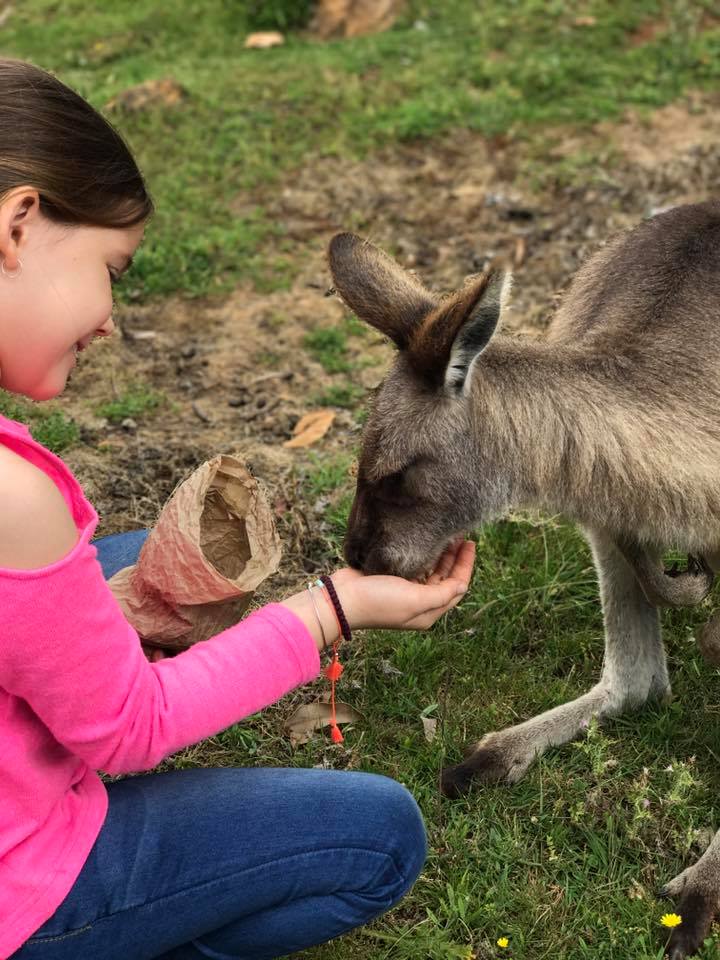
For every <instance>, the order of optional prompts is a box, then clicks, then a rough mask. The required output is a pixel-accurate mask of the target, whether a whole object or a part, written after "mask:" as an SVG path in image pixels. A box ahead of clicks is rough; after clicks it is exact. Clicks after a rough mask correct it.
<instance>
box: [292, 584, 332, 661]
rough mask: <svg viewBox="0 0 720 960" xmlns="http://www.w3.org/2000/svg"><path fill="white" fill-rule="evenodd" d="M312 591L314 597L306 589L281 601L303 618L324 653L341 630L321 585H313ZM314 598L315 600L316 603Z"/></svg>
mask: <svg viewBox="0 0 720 960" xmlns="http://www.w3.org/2000/svg"><path fill="white" fill-rule="evenodd" d="M312 591H313V595H314V596H313V597H311V596H310V592H309V591H308V590H307V589H305V590H301V591H299V592H298V593H294V594H293V595H292V596H290V597H286V598H285V599H284V600H282V601H281V603H282V605H283V606H284V607H287V609H288V610H290V611H291V612H292V613H294V614H295V616H296V617H297V618H298V619H299V620H302V622H303V623H304V624H305V627H306V628H307V631H308V633H309V634H310V636H311V637H312V638H313V640H314V641H315V644H316V646H317V648H318V650H319V651H320V653H322V651H323V650H324V649H325V648H326V647H327V648H329V647H331V646H332V645H333V643H334V642H335V641H336V640H337V639H338V638H339V636H340V631H339V629H338V625H337V620H336V619H335V617H334V615H333V612H332V610H331V608H330V607H329V606H328V604H327V602H326V601H325V600H324V599H323V597H322V596H321V590H320V589H319V587H313V588H312ZM313 599H314V600H315V603H314V604H313ZM323 634H324V637H323Z"/></svg>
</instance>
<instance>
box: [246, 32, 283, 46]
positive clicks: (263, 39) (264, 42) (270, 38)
mask: <svg viewBox="0 0 720 960" xmlns="http://www.w3.org/2000/svg"><path fill="white" fill-rule="evenodd" d="M283 43H285V37H284V36H283V35H282V34H281V33H277V31H275V30H268V31H267V32H265V33H251V34H250V35H249V36H248V37H247V38H246V39H245V47H246V49H248V50H266V49H267V48H268V47H279V46H280V45H281V44H283Z"/></svg>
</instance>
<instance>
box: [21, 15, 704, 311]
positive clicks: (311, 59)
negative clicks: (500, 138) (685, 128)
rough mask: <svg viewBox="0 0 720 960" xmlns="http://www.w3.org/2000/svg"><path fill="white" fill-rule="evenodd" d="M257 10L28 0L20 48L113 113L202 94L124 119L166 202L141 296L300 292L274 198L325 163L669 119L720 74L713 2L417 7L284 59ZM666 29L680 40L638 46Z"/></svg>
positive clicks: (658, 38)
mask: <svg viewBox="0 0 720 960" xmlns="http://www.w3.org/2000/svg"><path fill="white" fill-rule="evenodd" d="M261 7H262V5H260V8H261ZM272 7H273V5H270V8H272ZM278 8H282V9H286V8H287V5H286V4H285V5H283V4H279V5H278ZM258 9H259V8H258V5H257V4H253V5H250V6H248V5H247V4H243V3H231V4H228V3H224V2H222V0H199V2H198V3H196V4H194V5H193V14H192V34H191V35H190V34H189V33H188V19H187V17H188V14H187V5H186V4H184V3H182V2H181V0H170V2H168V3H165V4H163V5H162V9H160V8H159V7H158V5H157V4H156V3H153V2H152V0H136V2H133V3H132V4H99V3H98V4H95V5H94V6H93V9H91V10H89V9H88V4H87V3H83V2H81V0H62V2H59V0H27V2H26V3H24V4H22V5H17V6H16V7H15V8H14V10H13V12H12V15H11V16H10V18H9V19H8V21H7V22H6V23H5V24H4V25H3V50H4V52H5V53H6V54H14V55H18V56H21V57H24V58H28V59H32V60H34V61H35V62H37V63H40V64H41V65H43V66H45V67H47V68H49V69H53V70H55V71H57V72H58V73H59V74H60V76H61V78H62V79H64V80H65V81H66V82H68V83H70V84H71V85H73V86H75V87H76V88H77V89H79V90H80V92H82V93H83V94H85V95H86V96H88V97H89V99H90V100H91V101H92V102H93V103H94V104H95V105H97V106H98V107H102V106H103V105H104V104H106V103H107V102H108V101H109V100H110V99H111V97H113V96H115V95H116V94H117V93H119V92H121V91H123V90H125V89H127V88H128V87H130V86H131V85H134V84H137V83H140V82H142V81H145V80H148V79H155V78H161V77H164V76H167V75H171V76H173V77H175V78H176V79H177V80H178V82H180V83H181V85H182V86H183V88H184V89H185V91H186V98H185V100H184V101H183V102H182V103H181V104H179V105H178V106H177V107H171V108H164V107H157V108H151V109H148V110H146V111H143V112H140V113H115V114H113V117H112V119H113V120H114V121H115V122H116V123H117V125H118V126H119V127H120V128H121V130H122V131H123V132H124V133H125V135H126V136H127V137H128V139H129V140H130V142H131V144H132V145H133V146H134V148H135V149H136V151H137V155H138V157H139V159H140V162H141V165H142V168H143V170H144V171H145V173H146V175H147V178H148V180H149V183H150V185H151V188H152V191H153V193H154V195H155V198H156V201H157V208H158V212H157V215H156V217H155V219H154V221H153V223H152V225H151V226H150V228H149V230H148V234H147V239H146V241H145V243H144V245H143V247H142V249H141V251H140V253H139V255H138V257H137V258H136V260H137V266H136V268H135V269H134V271H133V274H132V275H131V277H129V278H128V279H127V282H126V284H125V287H124V292H121V293H120V296H124V297H125V298H126V299H139V298H145V297H148V296H153V295H165V294H170V293H182V294H185V295H200V294H209V293H212V292H217V291H221V290H223V289H225V288H227V286H228V285H232V284H236V283H238V282H240V281H243V280H250V281H252V282H254V283H255V284H256V285H257V286H258V287H259V288H260V289H262V290H271V289H274V288H277V287H287V285H288V283H289V281H290V278H291V275H292V272H293V263H294V258H293V252H294V253H295V256H297V249H296V247H295V246H294V245H293V244H292V243H290V242H289V240H288V238H286V237H284V235H283V226H282V223H278V222H275V220H274V219H273V218H272V217H271V216H269V215H268V214H267V212H266V210H265V207H264V203H266V202H267V201H266V200H263V198H267V197H268V196H269V195H270V193H269V191H270V189H271V187H272V184H273V183H275V182H276V181H277V180H278V179H279V178H280V177H283V176H285V175H287V173H288V171H290V170H292V169H293V168H294V167H297V166H298V165H300V164H302V163H306V162H309V160H310V158H311V157H318V156H322V155H335V156H338V157H347V158H348V159H350V158H353V157H358V156H364V155H367V154H368V153H369V152H370V151H373V150H375V149H377V148H378V147H380V146H383V145H386V144H390V143H394V142H397V141H399V140H407V139H414V138H418V137H440V136H444V135H445V134H450V133H451V131H452V129H453V128H454V127H457V126H463V127H467V128H470V129H472V130H477V131H479V132H481V133H483V134H486V135H488V136H494V135H497V134H504V133H508V132H509V133H510V134H511V135H523V136H529V135H531V134H532V131H533V130H535V131H542V127H543V125H546V124H561V123H573V124H578V123H579V124H589V123H593V122H595V121H597V120H602V119H607V118H613V117H618V116H620V115H621V113H622V112H623V111H624V110H625V109H626V108H627V107H630V106H633V107H637V108H641V109H645V108H652V107H656V106H659V105H661V104H663V103H666V102H668V101H669V100H671V99H673V98H674V97H676V96H678V94H680V93H681V92H682V91H683V90H684V89H686V88H687V87H688V86H689V85H692V86H693V87H700V88H702V87H710V86H712V85H713V84H715V83H717V80H718V78H719V77H720V30H719V29H718V24H717V21H716V20H713V19H712V17H711V11H712V9H713V4H712V3H711V0H694V2H690V0H680V2H677V3H673V4H667V3H663V2H660V0H637V2H634V3H630V2H629V0H622V2H615V0H594V2H588V0H582V2H581V0H574V2H569V3H568V2H559V0H552V2H548V3H545V2H543V3H540V2H538V0H513V2H511V3H507V2H505V0H488V2H487V3H483V4H482V5H478V4H477V3H475V2H474V0H448V2H446V3H443V4H435V3H430V2H427V0H413V2H410V3H409V4H408V10H407V13H406V15H405V16H404V18H403V19H402V20H401V21H400V22H399V23H398V25H397V26H396V27H395V29H393V30H390V31H388V32H386V33H384V34H381V35H378V36H372V37H366V38H360V39H357V40H354V41H352V42H342V43H341V42H336V43H327V44H321V43H317V42H315V41H313V40H312V39H311V38H308V37H307V36H305V35H303V34H290V35H289V36H288V42H287V44H286V45H285V46H284V47H282V48H276V49H272V50H266V51H246V50H244V49H243V46H242V45H243V38H244V36H245V34H246V32H247V30H248V29H250V27H251V25H252V24H251V20H252V17H253V16H255V15H256V13H257V10H258ZM270 13H272V9H270ZM588 18H591V19H590V20H588ZM656 20H657V21H662V22H663V24H664V25H665V27H666V29H664V30H661V31H659V32H658V33H656V35H655V36H653V37H652V38H651V39H650V40H649V42H646V43H640V44H638V43H635V42H634V41H633V36H634V33H635V31H637V29H638V28H639V27H640V26H641V25H643V24H646V23H648V22H651V21H656ZM339 117H341V118H342V122H340V123H339V122H338V118H339ZM236 211H240V212H236Z"/></svg>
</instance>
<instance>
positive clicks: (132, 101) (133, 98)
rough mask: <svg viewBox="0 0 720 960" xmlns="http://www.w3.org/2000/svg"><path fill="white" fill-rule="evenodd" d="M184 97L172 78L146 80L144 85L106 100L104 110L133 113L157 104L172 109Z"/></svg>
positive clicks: (178, 85)
mask: <svg viewBox="0 0 720 960" xmlns="http://www.w3.org/2000/svg"><path fill="white" fill-rule="evenodd" d="M184 96H185V91H184V90H183V88H182V87H181V86H180V84H179V83H177V82H176V81H175V80H173V79H172V77H165V78H163V79H162V80H147V81H146V82H145V83H139V84H138V85H137V86H136V87H130V88H129V89H127V90H123V91H122V93H119V94H118V95H117V96H116V97H113V98H112V100H108V102H107V103H106V104H105V109H106V110H118V109H120V110H129V111H131V112H134V111H136V110H144V109H145V108H146V107H153V106H157V105H159V104H162V105H163V106H166V107H174V106H176V104H178V103H180V101H181V100H182V99H183V97H184Z"/></svg>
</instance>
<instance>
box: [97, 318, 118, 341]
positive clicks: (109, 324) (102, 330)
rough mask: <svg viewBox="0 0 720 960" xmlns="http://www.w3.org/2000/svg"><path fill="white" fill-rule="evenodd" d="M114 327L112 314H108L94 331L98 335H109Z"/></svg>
mask: <svg viewBox="0 0 720 960" xmlns="http://www.w3.org/2000/svg"><path fill="white" fill-rule="evenodd" d="M114 329H115V321H114V320H113V318H112V314H110V316H109V317H108V318H107V320H106V321H105V323H103V325H102V326H101V327H98V328H97V330H96V331H95V333H96V334H97V336H98V337H109V336H110V334H111V333H112V332H113V330H114Z"/></svg>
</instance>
